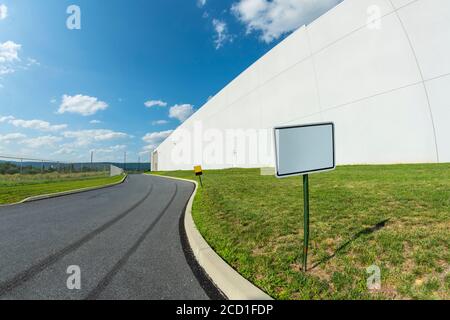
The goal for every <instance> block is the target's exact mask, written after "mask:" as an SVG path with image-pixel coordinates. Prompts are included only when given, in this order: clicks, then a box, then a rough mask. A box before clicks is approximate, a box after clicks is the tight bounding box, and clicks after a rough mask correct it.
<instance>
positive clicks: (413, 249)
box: [158, 164, 450, 299]
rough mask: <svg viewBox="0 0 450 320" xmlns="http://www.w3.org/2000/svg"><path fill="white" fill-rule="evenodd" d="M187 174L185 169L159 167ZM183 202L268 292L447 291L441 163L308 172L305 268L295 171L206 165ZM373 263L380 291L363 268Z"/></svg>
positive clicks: (449, 169)
mask: <svg viewBox="0 0 450 320" xmlns="http://www.w3.org/2000/svg"><path fill="white" fill-rule="evenodd" d="M158 174H162V175H171V176H175V177H182V178H188V179H194V177H193V173H192V172H185V171H184V172H182V171H179V172H160V173H158ZM203 181H204V186H205V187H204V188H203V189H200V190H199V193H198V194H197V197H196V199H195V202H194V206H193V216H194V220H195V222H196V224H197V226H198V228H199V230H200V232H201V233H202V234H203V236H204V237H205V239H206V240H207V241H208V242H209V244H210V245H211V246H212V247H213V248H214V249H215V250H216V251H217V252H218V254H219V255H221V256H222V257H223V258H224V259H225V260H226V261H227V262H228V263H229V264H230V265H231V266H233V267H234V268H235V269H236V270H238V271H239V272H240V273H241V274H242V275H243V276H244V277H246V278H247V279H249V280H250V281H252V282H253V283H255V284H256V285H257V286H259V287H260V288H262V289H263V290H265V291H266V292H267V293H268V294H270V295H271V296H272V297H274V298H277V299H450V272H449V271H450V250H449V248H450V164H440V165H434V164H431V165H393V166H345V167H339V168H338V169H337V170H336V171H333V172H328V173H322V174H317V175H312V176H310V197H311V203H310V206H311V231H310V233H311V235H310V236H311V247H310V254H309V257H310V258H309V269H310V270H309V272H308V273H307V274H306V275H305V274H304V273H303V272H302V271H301V264H302V255H303V254H302V241H303V197H302V180H301V177H296V178H289V179H284V180H278V179H276V178H274V177H271V176H261V175H260V171H259V170H256V169H230V170H217V171H206V172H205V175H204V177H203ZM371 265H377V266H379V267H380V268H381V278H382V279H381V281H382V288H381V290H380V291H377V292H375V291H369V290H368V289H367V284H366V283H367V278H368V277H369V274H367V273H366V268H367V267H369V266H371Z"/></svg>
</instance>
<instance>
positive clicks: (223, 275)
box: [155, 175, 273, 301]
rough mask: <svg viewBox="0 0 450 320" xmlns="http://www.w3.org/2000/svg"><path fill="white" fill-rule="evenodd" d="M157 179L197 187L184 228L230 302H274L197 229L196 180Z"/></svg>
mask: <svg viewBox="0 0 450 320" xmlns="http://www.w3.org/2000/svg"><path fill="white" fill-rule="evenodd" d="M155 176H157V177H161V178H166V179H174V180H180V181H186V182H190V183H193V184H194V185H195V189H194V192H193V193H192V195H191V197H190V199H189V202H188V204H187V206H186V210H185V215H184V228H185V231H186V235H187V239H188V244H189V246H190V247H191V250H192V252H193V254H194V257H195V259H196V260H197V262H198V264H199V265H200V266H201V267H202V268H203V270H204V271H205V273H206V274H207V275H208V277H209V278H210V279H211V281H213V282H214V284H215V285H216V286H217V287H218V288H219V290H220V291H221V292H222V293H223V294H224V295H225V296H226V297H227V298H228V299H229V300H260V301H264V300H273V298H272V297H270V296H269V295H268V294H266V293H265V292H263V291H262V290H261V289H259V288H258V287H256V286H255V285H254V284H253V283H251V282H250V281H248V280H247V279H245V278H244V277H243V276H241V275H240V274H239V273H238V272H237V271H236V270H234V269H233V268H232V267H231V266H230V265H229V264H228V263H227V262H226V261H224V260H223V259H222V258H221V257H220V256H219V255H218V254H217V253H216V252H215V251H214V250H213V249H212V248H211V247H210V246H209V244H208V243H207V242H206V240H205V239H204V238H203V236H202V235H201V234H200V232H199V231H198V229H197V226H196V225H195V222H194V219H193V217H192V205H193V203H194V198H195V196H196V194H197V190H198V183H197V181H194V180H188V179H182V178H175V177H169V176H160V175H155Z"/></svg>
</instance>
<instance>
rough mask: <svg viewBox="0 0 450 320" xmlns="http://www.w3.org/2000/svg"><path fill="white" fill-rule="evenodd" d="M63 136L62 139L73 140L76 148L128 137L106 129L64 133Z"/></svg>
mask: <svg viewBox="0 0 450 320" xmlns="http://www.w3.org/2000/svg"><path fill="white" fill-rule="evenodd" d="M63 136H64V138H68V139H75V145H76V146H87V145H90V144H92V143H94V142H102V141H110V140H116V139H124V138H129V137H130V136H129V135H128V134H126V133H123V132H116V131H112V130H107V129H98V130H80V131H66V132H63Z"/></svg>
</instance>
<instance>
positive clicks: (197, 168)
mask: <svg viewBox="0 0 450 320" xmlns="http://www.w3.org/2000/svg"><path fill="white" fill-rule="evenodd" d="M194 172H195V175H196V176H201V175H202V174H203V169H202V167H201V166H195V167H194Z"/></svg>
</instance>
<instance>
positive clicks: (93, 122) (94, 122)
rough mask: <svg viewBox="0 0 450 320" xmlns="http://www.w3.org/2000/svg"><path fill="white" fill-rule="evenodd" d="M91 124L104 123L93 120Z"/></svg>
mask: <svg viewBox="0 0 450 320" xmlns="http://www.w3.org/2000/svg"><path fill="white" fill-rule="evenodd" d="M89 123H90V124H100V123H102V122H101V121H100V120H91V121H89Z"/></svg>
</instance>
